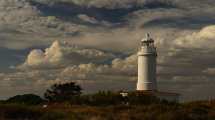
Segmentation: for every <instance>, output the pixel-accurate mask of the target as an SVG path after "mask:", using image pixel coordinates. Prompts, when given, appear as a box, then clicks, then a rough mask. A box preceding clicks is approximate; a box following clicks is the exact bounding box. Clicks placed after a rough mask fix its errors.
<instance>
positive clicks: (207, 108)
mask: <svg viewBox="0 0 215 120" xmlns="http://www.w3.org/2000/svg"><path fill="white" fill-rule="evenodd" d="M0 120H215V101H199V102H191V103H183V104H176V103H175V104H173V103H171V104H170V103H166V104H165V103H159V104H150V105H115V106H85V105H70V104H69V103H58V104H57V103H52V104H50V105H48V107H43V105H37V106H27V105H21V104H1V105H0Z"/></svg>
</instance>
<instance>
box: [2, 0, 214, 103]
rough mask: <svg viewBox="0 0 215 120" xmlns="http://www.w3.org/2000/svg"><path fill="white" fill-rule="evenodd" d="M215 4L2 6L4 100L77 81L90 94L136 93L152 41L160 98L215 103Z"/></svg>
mask: <svg viewBox="0 0 215 120" xmlns="http://www.w3.org/2000/svg"><path fill="white" fill-rule="evenodd" d="M214 11H215V2H214V0H1V1H0V55H1V57H0V99H6V98H8V97H11V96H14V95H17V94H26V93H34V94H38V95H41V96H42V95H43V93H44V91H45V90H46V89H47V88H49V87H50V86H51V85H52V84H54V83H64V82H70V81H74V82H76V83H78V84H79V85H81V86H82V88H83V89H84V92H85V93H92V92H96V91H99V90H135V87H136V82H137V56H136V53H137V49H138V46H139V43H140V40H141V39H142V38H143V37H145V34H146V33H150V34H151V36H152V38H153V39H154V40H155V44H156V46H157V49H158V58H157V62H158V65H157V80H158V88H159V90H160V91H169V92H177V93H180V94H181V100H182V101H190V100H204V99H211V98H214V97H215V95H214V92H213V91H215V79H214V77H215V13H214Z"/></svg>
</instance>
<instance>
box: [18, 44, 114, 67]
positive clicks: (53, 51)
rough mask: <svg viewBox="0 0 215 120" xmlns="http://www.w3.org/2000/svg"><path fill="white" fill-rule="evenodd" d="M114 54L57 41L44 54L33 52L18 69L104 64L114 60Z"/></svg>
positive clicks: (37, 51) (38, 51)
mask: <svg viewBox="0 0 215 120" xmlns="http://www.w3.org/2000/svg"><path fill="white" fill-rule="evenodd" d="M114 56H115V55H114V54H112V53H107V52H103V51H99V50H96V49H87V48H81V47H78V46H75V45H69V44H67V43H66V42H65V43H60V42H59V41H55V42H54V43H53V44H52V45H51V46H50V48H47V49H45V51H44V52H43V51H42V50H40V49H35V50H32V51H31V52H30V53H29V55H28V57H27V59H26V61H25V63H24V64H23V65H21V66H19V67H18V68H28V67H30V68H50V67H63V66H68V65H76V64H81V63H91V62H92V63H97V64H98V63H103V62H106V61H108V60H111V59H113V58H114Z"/></svg>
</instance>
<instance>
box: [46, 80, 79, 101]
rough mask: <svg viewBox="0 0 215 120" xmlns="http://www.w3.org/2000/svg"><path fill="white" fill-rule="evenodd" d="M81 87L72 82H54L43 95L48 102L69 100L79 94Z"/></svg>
mask: <svg viewBox="0 0 215 120" xmlns="http://www.w3.org/2000/svg"><path fill="white" fill-rule="evenodd" d="M81 90H82V89H81V87H80V86H79V85H76V84H75V83H74V82H70V83H64V84H54V85H52V86H51V88H50V89H48V90H47V91H46V92H45V94H44V97H45V98H46V99H47V100H49V101H50V102H61V101H70V100H72V99H74V98H75V97H79V96H80V95H81Z"/></svg>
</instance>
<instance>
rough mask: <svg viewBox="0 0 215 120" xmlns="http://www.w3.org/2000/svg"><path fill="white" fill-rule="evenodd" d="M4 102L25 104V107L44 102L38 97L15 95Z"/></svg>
mask: <svg viewBox="0 0 215 120" xmlns="http://www.w3.org/2000/svg"><path fill="white" fill-rule="evenodd" d="M6 102H8V103H18V104H26V105H38V104H41V103H42V102H44V100H43V99H42V98H41V97H40V96H38V95H34V94H24V95H16V96H14V97H11V98H9V99H8V100H7V101H6Z"/></svg>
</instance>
